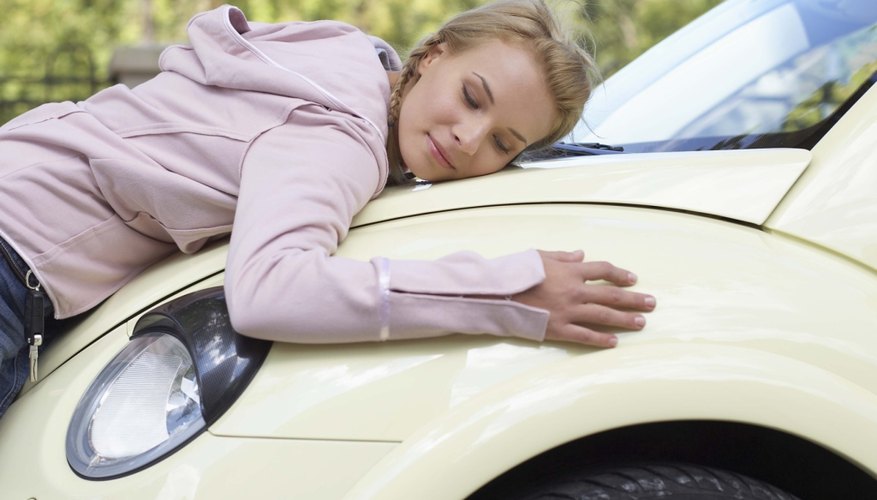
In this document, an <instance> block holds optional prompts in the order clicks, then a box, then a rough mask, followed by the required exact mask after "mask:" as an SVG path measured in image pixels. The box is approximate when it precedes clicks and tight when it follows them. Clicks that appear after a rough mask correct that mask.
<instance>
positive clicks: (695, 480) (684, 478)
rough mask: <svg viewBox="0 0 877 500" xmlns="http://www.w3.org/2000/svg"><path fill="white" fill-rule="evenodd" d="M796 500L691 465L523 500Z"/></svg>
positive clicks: (600, 479) (565, 487) (616, 476)
mask: <svg viewBox="0 0 877 500" xmlns="http://www.w3.org/2000/svg"><path fill="white" fill-rule="evenodd" d="M668 497H669V498H673V499H676V500H725V499H732V498H733V499H737V500H797V497H796V496H794V495H791V494H789V493H786V492H783V491H781V490H780V489H778V488H775V487H773V486H771V485H769V484H767V483H764V482H761V481H758V480H756V479H752V478H750V477H746V476H743V475H741V474H737V473H734V472H729V471H725V470H720V469H715V468H711V467H703V466H698V465H690V464H675V463H663V464H662V463H657V464H640V465H630V466H621V467H614V468H611V469H606V468H603V469H599V470H592V471H584V472H581V473H578V474H575V475H571V476H566V477H564V478H563V479H560V480H558V481H554V482H552V483H551V484H550V485H543V486H540V487H538V491H531V492H529V494H526V495H525V496H523V499H525V500H573V499H574V500H621V499H624V500H640V499H655V498H668Z"/></svg>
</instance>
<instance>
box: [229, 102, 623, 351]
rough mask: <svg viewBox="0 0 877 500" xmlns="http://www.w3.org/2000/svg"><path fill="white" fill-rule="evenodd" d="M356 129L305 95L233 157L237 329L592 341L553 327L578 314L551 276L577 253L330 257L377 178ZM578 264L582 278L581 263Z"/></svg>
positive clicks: (295, 334) (323, 337) (364, 336)
mask: <svg viewBox="0 0 877 500" xmlns="http://www.w3.org/2000/svg"><path fill="white" fill-rule="evenodd" d="M359 134H361V132H360V131H358V130H357V129H356V127H355V125H351V122H349V117H346V116H343V115H339V114H336V113H335V112H333V111H326V110H325V109H324V108H322V107H316V106H314V107H310V106H309V107H307V109H305V108H301V109H299V110H296V111H294V112H293V115H292V119H291V120H290V121H289V122H288V123H287V124H286V125H284V126H281V127H278V128H277V129H274V130H272V131H270V132H268V133H266V134H264V135H263V136H262V137H260V138H259V139H257V140H256V141H255V142H254V144H253V145H252V148H251V150H250V152H249V154H248V155H247V159H246V160H245V162H244V164H243V166H242V176H241V177H242V179H241V189H240V193H239V200H238V207H237V212H236V216H235V223H234V229H233V231H232V238H231V245H230V251H229V260H228V266H227V271H226V285H225V288H226V296H227V298H228V303H229V310H230V312H231V318H232V322H233V324H234V325H235V328H236V329H238V331H240V332H241V333H243V334H246V335H250V336H255V337H261V338H267V339H271V340H280V341H287V342H308V343H332V342H355V341H368V340H385V339H403V338H420V337H430V336H438V335H444V334H449V333H473V334H478V333H489V334H494V335H506V336H519V337H523V338H529V339H532V340H542V339H543V338H545V335H546V332H547V334H548V338H555V339H563V340H573V341H581V340H584V341H586V342H591V343H594V342H593V338H585V337H575V336H574V335H570V334H567V333H566V330H570V328H566V327H564V326H560V327H559V328H555V327H552V325H553V324H558V325H560V324H562V321H560V322H558V321H556V319H558V318H564V317H565V318H567V319H568V320H570V321H574V320H576V319H580V315H576V314H575V313H569V311H566V312H565V309H568V303H569V302H570V301H569V300H568V299H567V298H566V297H563V296H562V295H563V293H564V291H563V286H564V285H563V284H562V283H561V282H560V281H557V280H558V279H559V280H565V279H566V278H565V277H564V276H563V275H564V271H563V269H562V268H563V267H566V265H569V266H575V265H576V264H575V263H570V262H563V259H560V261H558V262H559V263H560V264H563V265H562V266H560V267H558V266H555V265H554V264H555V262H554V261H556V260H558V259H556V258H551V257H550V256H552V255H555V254H551V253H541V254H540V253H537V252H536V251H533V250H531V251H528V252H521V253H518V254H514V255H509V256H505V257H500V258H497V259H485V258H483V257H481V256H479V255H477V254H474V253H471V252H460V253H457V254H453V255H450V256H447V257H445V258H442V259H438V260H435V261H412V260H389V259H382V258H376V259H373V260H372V261H371V262H362V261H356V260H352V259H345V258H340V257H331V254H332V253H334V251H335V249H336V248H337V245H338V243H339V242H340V241H341V240H342V239H343V238H344V237H345V236H346V234H347V230H348V227H349V224H350V222H351V220H352V218H353V216H354V215H355V214H356V212H357V211H359V209H360V208H361V207H362V206H363V205H364V204H365V203H366V202H367V201H368V200H369V199H370V198H371V197H372V196H373V195H374V193H375V191H376V189H377V187H378V183H379V182H381V179H380V178H379V177H380V176H379V175H378V173H377V172H378V167H377V165H376V164H375V160H374V158H373V155H372V153H371V151H369V149H368V146H367V144H366V143H365V141H363V140H362V136H361V135H359ZM546 258H548V259H549V260H551V262H548V261H546ZM579 260H581V257H580V256H579ZM578 265H579V266H582V265H583V264H581V262H579V263H578ZM584 266H588V265H587V264H584ZM555 268H556V269H555ZM546 273H551V274H550V275H548V276H547V277H546ZM575 274H576V276H577V277H576V278H575V279H577V280H579V281H578V283H579V284H580V285H581V284H583V283H584V280H582V279H581V278H580V277H579V276H583V275H582V274H581V273H575ZM592 274H593V273H592ZM557 285H560V286H559V287H558V286H557ZM588 286H589V287H591V286H597V285H588ZM604 288H606V287H604ZM580 298H581V297H580ZM590 309H593V308H590ZM568 313H569V314H568ZM549 314H550V315H551V318H549ZM564 315H565V316H564ZM581 317H585V318H588V317H593V316H589V315H588V314H587V313H586V314H585V315H584V316H581ZM593 321H594V323H595V324H598V323H600V320H599V318H596V319H594V320H593ZM555 330H557V331H555ZM576 331H578V330H576Z"/></svg>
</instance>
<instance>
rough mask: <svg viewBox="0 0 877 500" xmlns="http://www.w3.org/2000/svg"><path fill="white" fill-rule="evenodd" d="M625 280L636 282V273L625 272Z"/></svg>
mask: <svg viewBox="0 0 877 500" xmlns="http://www.w3.org/2000/svg"><path fill="white" fill-rule="evenodd" d="M627 281H630V282H631V283H636V275H635V274H633V273H627Z"/></svg>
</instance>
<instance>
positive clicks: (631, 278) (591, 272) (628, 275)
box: [581, 262, 637, 286]
mask: <svg viewBox="0 0 877 500" xmlns="http://www.w3.org/2000/svg"><path fill="white" fill-rule="evenodd" d="M581 268H582V269H581V270H582V278H583V279H584V280H585V281H596V280H605V281H608V282H610V283H614V284H616V285H618V286H630V285H633V284H635V283H636V279H637V278H636V275H635V274H633V273H632V272H630V271H628V270H627V269H622V268H620V267H616V266H613V265H612V264H610V263H608V262H585V263H583V264H582V265H581Z"/></svg>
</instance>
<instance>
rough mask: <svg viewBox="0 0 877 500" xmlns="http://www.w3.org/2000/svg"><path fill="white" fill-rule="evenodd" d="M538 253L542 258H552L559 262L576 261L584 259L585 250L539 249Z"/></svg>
mask: <svg viewBox="0 0 877 500" xmlns="http://www.w3.org/2000/svg"><path fill="white" fill-rule="evenodd" d="M539 253H540V254H541V255H542V257H543V258H549V259H554V260H557V261H560V262H570V263H577V262H581V261H583V260H585V252H584V251H582V250H575V251H572V252H563V251H546V250H539Z"/></svg>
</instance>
